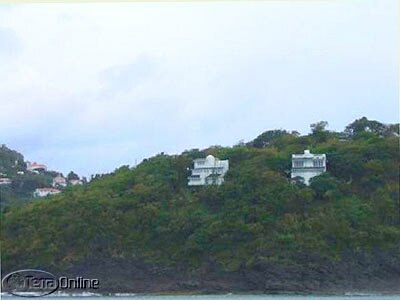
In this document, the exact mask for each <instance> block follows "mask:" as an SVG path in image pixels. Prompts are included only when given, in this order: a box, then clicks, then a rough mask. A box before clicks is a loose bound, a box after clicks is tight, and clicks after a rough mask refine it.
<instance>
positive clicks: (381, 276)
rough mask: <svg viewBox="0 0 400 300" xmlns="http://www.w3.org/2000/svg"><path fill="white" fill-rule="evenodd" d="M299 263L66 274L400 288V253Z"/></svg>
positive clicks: (184, 285)
mask: <svg viewBox="0 0 400 300" xmlns="http://www.w3.org/2000/svg"><path fill="white" fill-rule="evenodd" d="M297 259H298V262H299V263H298V264H297V265H287V266H285V265H279V264H273V263H259V264H256V265H255V266H254V267H253V268H251V269H246V268H243V269H241V270H237V271H234V272H229V271H222V270H220V269H219V268H218V267H216V266H207V267H206V268H203V269H202V270H199V271H197V272H189V271H187V270H179V269H177V268H162V267H157V266H155V265H154V264H151V263H144V262H143V261H142V260H130V261H128V260H124V259H112V260H106V261H95V260H88V261H85V262H82V263H80V264H77V265H75V266H73V267H72V268H70V269H69V270H66V271H62V272H60V271H58V272H60V274H61V273H62V274H64V275H65V273H68V274H69V276H71V277H74V276H83V277H85V278H98V279H99V280H100V290H99V291H101V292H110V293H116V292H131V293H146V292H190V293H191V292H199V293H219V292H224V293H225V292H263V293H277V292H283V293H285V292H287V293H291V292H295V293H328V294H330V293H332V294H337V293H345V292H383V293H400V257H399V256H397V257H395V256H394V253H382V252H379V253H374V255H372V256H369V255H368V256H367V255H362V254H358V255H354V254H349V253H347V254H344V256H343V258H342V259H341V260H340V261H329V260H326V259H320V258H317V257H310V256H309V255H308V254H299V255H298V257H297Z"/></svg>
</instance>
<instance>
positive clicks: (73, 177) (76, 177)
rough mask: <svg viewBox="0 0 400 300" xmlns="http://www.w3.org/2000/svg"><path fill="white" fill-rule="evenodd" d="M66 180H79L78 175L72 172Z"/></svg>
mask: <svg viewBox="0 0 400 300" xmlns="http://www.w3.org/2000/svg"><path fill="white" fill-rule="evenodd" d="M67 179H68V180H79V176H78V174H76V173H74V171H71V172H69V173H68V175H67Z"/></svg>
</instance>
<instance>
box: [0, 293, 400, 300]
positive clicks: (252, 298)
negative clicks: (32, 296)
mask: <svg viewBox="0 0 400 300" xmlns="http://www.w3.org/2000/svg"><path fill="white" fill-rule="evenodd" d="M2 298H3V299H4V298H13V299H15V298H19V297H15V296H9V295H4V294H3V295H2ZM43 298H45V299H46V300H60V298H62V299H73V300H89V298H92V299H93V300H173V299H176V300H216V299H224V300H400V295H397V296H396V295H390V296H389V295H370V294H352V293H349V294H345V295H343V296H285V295H235V294H221V295H168V296H165V295H139V294H129V295H126V294H119V296H101V295H90V294H89V295H87V296H82V295H75V296H74V295H67V294H64V295H58V296H44V297H43ZM25 299H26V298H25Z"/></svg>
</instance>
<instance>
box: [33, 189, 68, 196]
mask: <svg viewBox="0 0 400 300" xmlns="http://www.w3.org/2000/svg"><path fill="white" fill-rule="evenodd" d="M58 193H61V191H60V190H59V189H56V188H52V187H47V188H37V189H36V190H35V191H34V192H33V197H35V198H39V197H46V196H49V195H55V194H58Z"/></svg>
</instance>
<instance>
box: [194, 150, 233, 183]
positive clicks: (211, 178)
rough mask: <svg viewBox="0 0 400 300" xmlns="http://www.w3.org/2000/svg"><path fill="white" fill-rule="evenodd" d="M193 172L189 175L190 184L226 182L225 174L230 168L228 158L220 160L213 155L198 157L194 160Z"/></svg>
mask: <svg viewBox="0 0 400 300" xmlns="http://www.w3.org/2000/svg"><path fill="white" fill-rule="evenodd" d="M193 165H194V166H193V169H192V170H191V171H192V172H191V173H192V174H191V176H189V177H188V180H189V182H188V185H190V186H195V185H209V184H216V185H220V184H222V183H223V182H224V175H225V173H226V172H227V171H228V169H229V161H228V160H219V159H218V158H215V157H214V156H212V155H208V156H207V157H206V158H198V159H195V160H194V161H193Z"/></svg>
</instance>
